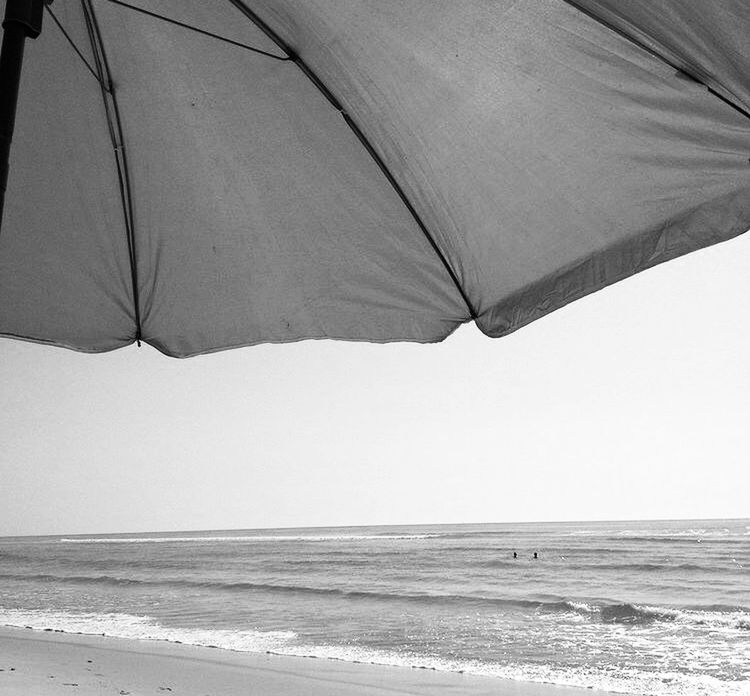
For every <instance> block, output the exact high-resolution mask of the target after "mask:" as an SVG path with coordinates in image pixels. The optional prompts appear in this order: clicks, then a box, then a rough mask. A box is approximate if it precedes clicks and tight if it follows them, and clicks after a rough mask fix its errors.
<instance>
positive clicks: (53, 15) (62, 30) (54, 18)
mask: <svg viewBox="0 0 750 696" xmlns="http://www.w3.org/2000/svg"><path fill="white" fill-rule="evenodd" d="M44 9H45V10H47V12H48V13H49V15H50V17H52V19H53V20H54V22H55V24H57V26H58V28H59V29H60V31H61V32H62V35H63V36H64V37H65V38H66V39H67V41H68V43H69V44H70V45H71V46H72V47H73V50H74V51H75V52H76V53H77V54H78V57H79V58H80V59H81V60H82V61H83V64H84V65H85V66H86V67H87V68H88V70H89V72H90V73H91V74H92V75H93V76H94V79H95V80H96V81H97V82H98V83H99V84H102V81H101V79H100V78H99V75H97V73H96V70H94V68H93V67H91V63H89V62H88V61H87V60H86V57H85V56H84V55H83V52H82V51H81V50H80V49H79V48H78V46H76V44H75V42H74V41H73V39H72V38H71V37H70V34H68V32H67V31H65V27H64V26H63V25H62V24H61V23H60V20H59V19H58V18H57V15H55V13H54V12H53V11H52V8H51V7H50V6H49V5H48V4H46V3H45V5H44Z"/></svg>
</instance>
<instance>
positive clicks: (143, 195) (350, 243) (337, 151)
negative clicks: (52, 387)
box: [95, 0, 469, 356]
mask: <svg viewBox="0 0 750 696" xmlns="http://www.w3.org/2000/svg"><path fill="white" fill-rule="evenodd" d="M139 4H140V6H141V7H145V8H148V9H150V10H154V11H158V12H160V13H163V14H166V15H168V16H170V17H173V18H175V19H178V20H179V21H184V22H187V23H190V24H193V25H196V26H199V27H202V28H208V30H210V31H214V32H216V33H219V34H221V35H223V36H228V37H231V38H233V39H235V40H240V41H243V42H246V43H248V44H251V45H253V46H256V47H258V48H260V49H262V50H267V51H270V52H274V51H275V52H276V53H279V51H278V49H277V48H276V46H275V45H274V44H273V43H272V42H271V41H269V40H268V39H267V37H266V36H265V35H264V34H263V33H262V32H261V31H259V30H258V29H257V27H255V25H254V24H253V23H252V22H250V21H249V20H248V19H247V18H246V17H245V16H244V15H243V14H242V13H241V12H239V11H238V10H237V9H236V8H235V7H233V6H232V5H231V4H230V3H228V2H222V3H219V2H210V3H209V2H204V1H203V0H191V1H190V2H188V1H186V0H171V1H169V2H165V1H164V0H161V1H160V2H150V3H146V2H141V3H139ZM95 9H96V14H97V18H98V21H99V25H100V27H101V31H102V40H103V45H104V48H105V50H106V52H107V55H108V58H109V63H110V69H111V72H112V77H113V80H114V82H115V85H116V90H117V97H118V102H119V104H120V112H121V116H122V123H123V129H124V132H125V145H126V148H127V151H128V157H129V161H130V163H131V180H132V185H133V200H134V203H135V237H136V253H137V265H138V276H139V292H140V301H141V309H142V322H143V338H144V340H146V341H148V342H149V343H151V344H153V345H155V346H156V347H158V348H159V349H160V350H162V351H164V352H165V353H168V354H170V355H177V356H186V355H193V354H196V353H200V352H208V351H212V350H217V349H221V348H228V347H233V346H239V345H248V344H253V343H259V342H277V341H279V342H280V341H294V340H299V339H302V338H311V337H312V338H323V337H330V338H341V339H350V340H369V341H393V340H411V341H423V342H427V341H437V340H441V339H443V338H445V337H446V336H447V335H448V334H450V333H451V332H452V331H453V330H454V329H455V328H456V326H458V325H459V324H460V323H461V322H462V321H465V320H467V319H468V318H469V310H468V308H467V306H466V304H465V303H464V301H463V300H462V298H461V296H460V293H459V291H458V289H457V288H456V286H455V285H454V284H453V281H452V280H451V278H450V275H449V273H448V272H447V270H446V269H445V267H444V266H443V264H442V262H441V261H440V258H439V256H438V255H437V254H436V253H435V251H434V249H432V248H431V247H430V245H429V242H428V241H427V239H426V238H425V236H424V234H423V233H422V231H421V230H420V229H419V228H418V226H417V224H416V223H415V221H414V220H413V218H412V217H411V215H410V214H409V212H408V210H407V208H406V207H405V206H404V204H403V202H402V201H401V200H400V199H399V197H398V196H397V194H396V193H395V191H394V190H393V189H392V187H391V186H390V184H389V183H388V181H387V180H386V178H385V177H384V176H383V173H382V172H381V171H380V169H379V168H378V166H377V165H376V164H375V162H374V161H373V160H372V158H371V156H370V155H369V154H368V153H367V151H366V150H365V149H364V148H363V147H362V144H361V143H360V142H359V140H358V139H357V137H356V136H355V135H354V134H353V133H352V131H351V130H350V129H349V128H348V127H347V125H346V123H345V122H344V120H343V119H342V117H341V115H340V114H339V113H338V112H337V111H336V110H335V109H333V108H332V107H331V105H330V104H329V102H328V101H327V100H326V99H325V98H324V97H323V96H322V95H321V93H320V92H319V91H318V90H317V89H316V88H315V86H314V85H313V84H312V83H311V82H310V81H309V80H308V79H307V78H306V77H305V76H304V74H303V73H302V72H301V71H300V70H299V69H298V68H297V66H295V65H294V64H293V63H292V62H282V61H275V60H273V59H270V58H268V57H265V56H262V55H257V54H254V53H251V52H249V51H245V50H243V49H241V48H238V47H235V46H231V45H227V44H224V43H221V42H219V41H217V40H215V39H212V38H209V37H204V36H201V35H198V34H195V33H192V32H189V31H186V30H185V29H183V28H180V27H176V26H172V25H169V24H165V23H162V22H159V21H155V20H154V19H153V18H150V17H147V16H143V15H141V14H137V13H134V12H132V11H131V10H127V9H124V8H121V7H118V6H116V5H111V4H109V3H106V2H97V3H95Z"/></svg>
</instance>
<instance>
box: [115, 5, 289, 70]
mask: <svg viewBox="0 0 750 696" xmlns="http://www.w3.org/2000/svg"><path fill="white" fill-rule="evenodd" d="M108 2H111V3H113V4H115V5H120V6H121V7H127V8H128V9H130V10H133V11H135V12H140V13H141V14H144V15H147V16H149V17H154V18H155V19H160V20H162V21H164V22H168V23H169V24H175V25H177V26H178V27H182V28H183V29H189V30H190V31H194V32H196V33H198V34H203V35H204V36H210V37H211V38H212V39H218V40H219V41H223V42H224V43H228V44H231V45H232V46H239V47H240V48H245V49H247V50H248V51H252V52H253V53H259V54H260V55H262V56H267V57H268V58H273V59H275V60H282V61H286V60H289V57H288V56H277V55H275V54H273V53H269V52H268V51H263V50H261V49H260V48H255V46H250V45H248V44H244V43H240V42H239V41H234V40H233V39H228V38H227V37H226V36H221V35H219V34H214V33H212V32H210V31H206V30H205V29H201V28H199V27H196V26H193V25H192V24H185V23H184V22H179V21H177V20H176V19H172V18H171V17H166V16H165V15H160V14H156V12H150V11H149V10H144V9H143V8H141V7H136V6H135V5H131V4H129V3H127V2H122V0H108Z"/></svg>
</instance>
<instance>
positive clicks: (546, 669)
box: [0, 605, 750, 696]
mask: <svg viewBox="0 0 750 696" xmlns="http://www.w3.org/2000/svg"><path fill="white" fill-rule="evenodd" d="M582 606H587V605H582ZM0 624H5V625H10V626H18V627H31V628H35V629H45V628H46V629H52V630H61V631H65V632H67V633H85V634H105V635H107V636H112V637H117V638H128V639H136V640H162V641H172V642H180V643H186V644H190V645H197V646H213V647H217V648H223V649H226V650H236V651H241V652H251V653H263V652H272V653H275V654H279V655H295V656H300V657H318V658H326V659H332V660H341V661H345V662H365V663H372V664H382V665H393V666H400V667H419V668H422V669H434V670H440V671H453V672H466V673H470V674H477V675H481V676H487V677H495V678H502V679H510V680H514V681H526V682H538V683H551V684H557V685H560V686H571V687H582V688H587V687H588V688H593V689H600V690H603V691H612V692H617V693H622V694H632V695H634V696H715V695H716V694H721V695H722V696H750V673H748V674H747V679H743V680H741V681H734V682H728V681H722V680H719V679H717V678H715V677H713V676H711V675H709V674H705V673H703V674H699V673H684V672H671V671H668V670H667V669H662V670H661V671H650V672H649V671H644V670H642V669H640V668H638V667H636V666H628V665H625V666H623V665H606V666H604V665H595V664H584V665H577V666H575V667H565V666H563V665H557V666H552V665H546V664H534V663H528V664H518V663H512V662H511V663H506V664H499V663H492V662H480V661H478V660H450V659H443V658H438V657H435V656H431V655H420V654H416V653H411V652H408V651H396V650H392V651H389V650H378V649H369V648H364V647H358V646H351V645H306V644H302V643H300V642H299V640H298V636H297V634H296V633H294V632H293V631H254V630H243V631H237V630H224V629H215V628H212V629H200V628H181V627H169V626H163V625H161V624H159V623H158V622H157V621H156V620H155V619H154V618H152V617H150V616H135V615H130V614H122V613H111V614H95V613H79V614H77V613H73V612H51V611H41V610H16V609H5V608H3V607H2V606H0ZM572 628H573V630H575V631H576V632H577V635H578V638H579V639H581V638H585V636H582V635H581V634H580V628H575V627H572ZM593 638H597V636H592V639H593ZM600 638H601V637H600V636H598V638H597V639H600ZM737 659H738V660H744V659H745V658H744V657H741V656H737ZM738 664H740V663H739V662H738ZM665 667H666V666H665Z"/></svg>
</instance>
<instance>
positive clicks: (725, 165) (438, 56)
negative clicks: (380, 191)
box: [246, 0, 750, 336]
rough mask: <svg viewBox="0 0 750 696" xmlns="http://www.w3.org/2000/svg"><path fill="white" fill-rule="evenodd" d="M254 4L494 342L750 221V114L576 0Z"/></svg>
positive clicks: (275, 0)
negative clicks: (419, 229)
mask: <svg viewBox="0 0 750 696" xmlns="http://www.w3.org/2000/svg"><path fill="white" fill-rule="evenodd" d="M246 4H247V5H248V6H249V7H251V8H252V9H254V10H255V11H256V12H257V13H258V14H259V16H260V17H261V18H262V19H263V21H265V22H266V23H267V24H268V25H269V26H270V27H271V28H272V29H273V30H274V31H275V32H277V33H278V34H279V35H280V36H281V37H282V39H283V40H284V41H285V42H287V43H288V44H289V45H291V47H292V48H293V49H294V50H295V51H297V52H298V53H299V54H300V55H301V56H302V57H303V58H304V59H305V61H306V62H307V63H308V64H309V65H310V66H311V67H312V69H313V70H315V72H316V73H317V74H318V75H319V76H320V77H321V79H322V80H323V82H325V84H327V85H328V86H329V88H331V90H332V92H333V93H334V94H335V95H336V96H337V98H339V99H340V100H341V101H342V103H343V104H344V107H345V108H346V109H347V110H348V112H349V113H350V114H351V115H352V117H353V118H354V120H355V121H356V122H357V123H358V124H359V125H360V126H361V128H362V129H363V130H364V131H365V133H366V134H367V136H368V137H369V138H370V140H371V142H372V143H373V145H374V146H375V148H376V149H377V150H378V152H379V153H380V154H381V155H382V157H383V159H384V160H385V162H386V163H387V165H388V166H389V168H390V169H391V171H393V173H394V175H395V176H396V178H397V179H398V180H399V181H400V182H401V184H402V186H403V188H404V190H405V191H406V193H407V195H408V197H409V198H410V200H411V201H412V203H413V204H414V205H415V207H416V209H417V211H418V212H419V214H420V215H421V216H422V218H423V219H424V221H425V223H426V225H427V228H428V229H429V230H430V231H431V232H432V233H433V234H434V236H435V237H436V239H437V240H438V243H439V245H440V246H441V248H443V249H444V250H445V252H446V255H447V256H448V258H449V260H450V262H451V264H452V265H453V267H454V268H455V269H456V271H457V275H458V276H459V278H460V279H461V281H462V283H463V284H464V289H465V290H466V292H467V294H468V296H469V298H470V300H471V302H472V304H473V305H474V306H475V307H476V308H477V309H478V311H479V313H480V317H479V321H478V323H479V325H480V327H481V328H482V330H483V331H485V332H486V333H487V334H489V335H492V336H499V335H502V334H505V333H508V332H509V331H512V330H514V329H516V328H518V327H519V326H522V325H523V324H526V323H528V322H529V321H532V320H534V319H536V318H538V317H540V316H543V315H544V314H546V313H548V312H549V311H552V310H554V309H556V308H558V307H560V306H562V305H564V304H566V303H567V302H569V301H571V300H573V299H576V298H577V297H580V296H582V295H584V294H586V293H589V292H592V291H594V290H597V289H599V288H601V287H603V286H605V285H607V284H609V283H612V282H614V281H616V280H619V279H621V278H624V277H626V276H628V275H631V274H633V273H635V272H637V271H640V270H643V269H644V268H647V267H648V266H651V265H654V264H655V263H659V262H661V261H664V260H667V259H669V258H673V257H674V256H677V255H679V254H683V253H686V252H688V251H692V250H694V249H697V248H700V247H701V246H705V245H707V244H711V243H714V242H717V241H721V240H723V239H727V238H729V237H731V236H734V235H736V234H739V233H741V232H743V231H745V230H746V229H747V228H748V227H750V166H749V164H748V156H749V155H750V152H749V150H750V120H748V119H747V118H745V117H744V116H743V114H741V113H739V112H738V111H736V110H735V109H733V108H732V107H731V106H729V105H727V104H726V103H724V102H723V101H722V100H721V99H719V98H717V97H716V96H715V95H712V94H711V93H710V92H709V91H708V90H707V89H706V88H705V87H703V86H702V85H700V84H697V83H695V82H694V81H692V80H690V79H686V78H685V76H684V75H683V74H681V73H679V72H678V71H676V70H675V69H674V68H673V67H671V66H670V65H669V64H668V63H666V62H665V61H664V60H662V59H660V58H659V57H656V56H654V55H652V54H651V53H649V52H648V51H646V50H644V49H642V48H640V47H639V46H637V45H636V44H635V43H633V42H632V41H630V40H628V39H627V38H624V37H623V36H621V35H619V34H618V33H617V32H615V31H612V30H611V29H609V28H607V27H606V26H603V25H602V24H601V23H600V22H597V21H595V20H594V19H592V18H591V17H589V16H587V15H586V14H585V13H583V12H581V11H579V10H577V9H575V8H573V7H571V6H570V5H569V4H568V3H566V2H563V0H534V1H531V2H514V1H512V0H497V1H495V2H489V3H488V2H479V1H477V0H450V1H448V0H445V1H435V0H429V1H428V0H423V1H418V0H414V1H412V2H409V3H403V2H399V1H398V0H382V2H378V3H371V2H367V1H366V0H309V2H305V3H298V2H294V0H253V1H252V2H248V3H246ZM724 9H725V8H724V6H723V3H722V2H718V3H712V4H711V6H710V7H704V8H703V9H702V12H704V13H708V14H713V13H721V12H723V11H724ZM715 41H716V45H717V46H720V45H721V37H720V36H716V37H715Z"/></svg>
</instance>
